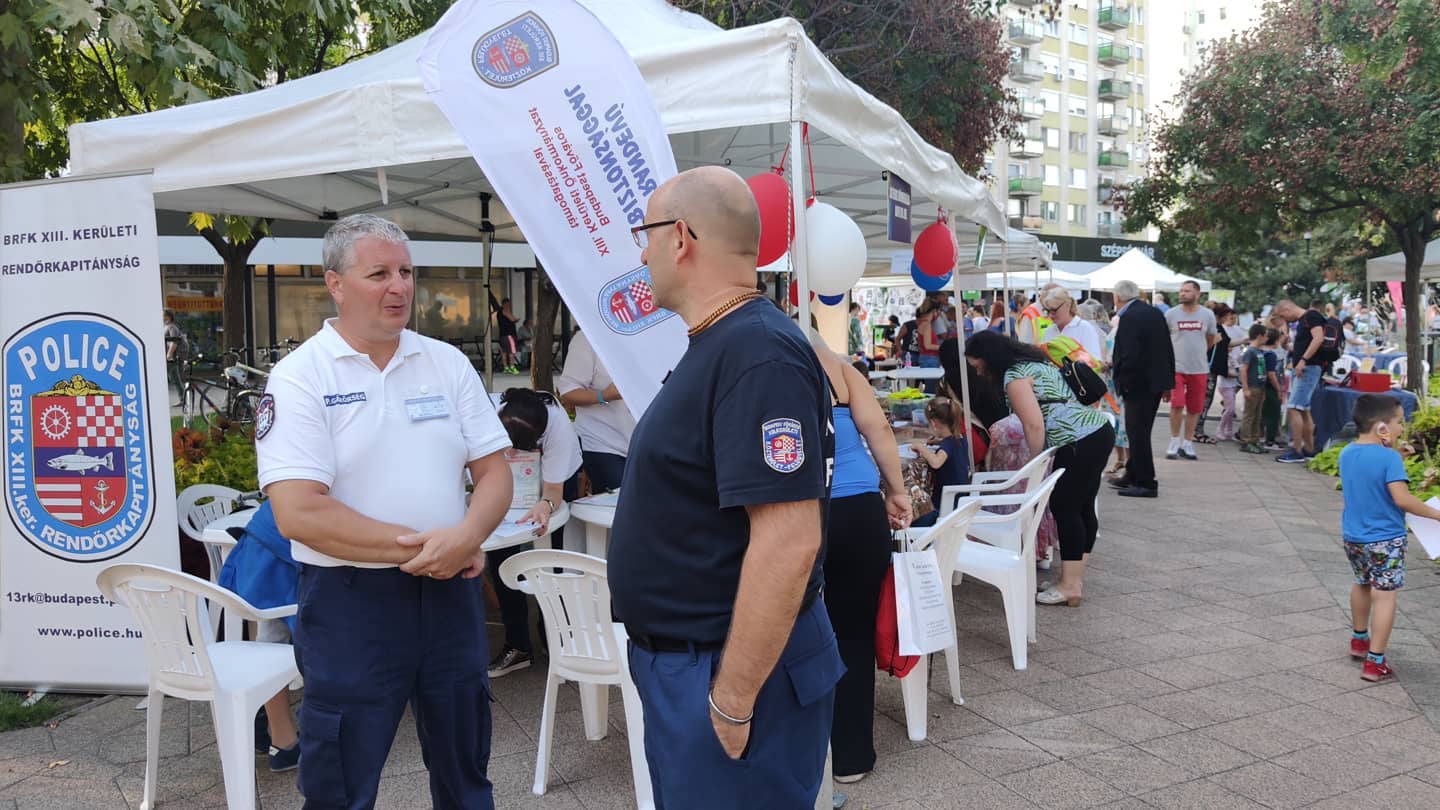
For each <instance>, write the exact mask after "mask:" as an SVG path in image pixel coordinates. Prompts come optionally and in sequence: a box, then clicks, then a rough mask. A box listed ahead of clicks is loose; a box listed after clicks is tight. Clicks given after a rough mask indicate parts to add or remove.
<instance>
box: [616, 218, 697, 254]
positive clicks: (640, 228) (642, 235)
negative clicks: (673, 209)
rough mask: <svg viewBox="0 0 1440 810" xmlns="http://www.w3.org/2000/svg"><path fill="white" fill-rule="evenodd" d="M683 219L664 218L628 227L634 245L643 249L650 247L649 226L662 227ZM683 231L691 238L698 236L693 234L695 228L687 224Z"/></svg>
mask: <svg viewBox="0 0 1440 810" xmlns="http://www.w3.org/2000/svg"><path fill="white" fill-rule="evenodd" d="M684 221H685V220H683V219H666V220H662V221H660V222H647V223H645V224H644V225H636V226H635V227H633V228H631V229H630V237H631V238H632V239H634V240H635V247H638V248H640V249H641V250H644V249H645V248H647V247H650V229H651V228H663V227H665V226H666V225H674V224H676V223H677V222H684ZM685 232H686V233H688V234H690V238H691V239H699V238H700V237H698V236H696V235H695V229H694V228H691V227H690V226H689V225H688V224H687V225H686V226H685Z"/></svg>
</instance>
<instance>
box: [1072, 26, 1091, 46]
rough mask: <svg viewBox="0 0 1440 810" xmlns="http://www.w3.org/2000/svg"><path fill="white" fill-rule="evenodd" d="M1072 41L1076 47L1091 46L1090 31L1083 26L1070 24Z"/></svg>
mask: <svg viewBox="0 0 1440 810" xmlns="http://www.w3.org/2000/svg"><path fill="white" fill-rule="evenodd" d="M1070 41H1071V42H1073V43H1075V44H1076V45H1089V44H1090V29H1089V28H1087V27H1086V26H1083V25H1077V24H1075V23H1070Z"/></svg>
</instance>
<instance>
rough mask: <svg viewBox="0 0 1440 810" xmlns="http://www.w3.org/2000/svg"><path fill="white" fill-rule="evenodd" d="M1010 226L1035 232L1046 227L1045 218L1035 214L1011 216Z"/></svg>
mask: <svg viewBox="0 0 1440 810" xmlns="http://www.w3.org/2000/svg"><path fill="white" fill-rule="evenodd" d="M1010 227H1012V228H1019V229H1020V230H1022V231H1031V232H1034V231H1038V230H1040V229H1041V228H1043V227H1045V220H1043V219H1041V218H1040V217H1033V216H1024V217H1010Z"/></svg>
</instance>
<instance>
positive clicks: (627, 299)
mask: <svg viewBox="0 0 1440 810" xmlns="http://www.w3.org/2000/svg"><path fill="white" fill-rule="evenodd" d="M597 306H598V308H599V310H600V319H601V320H603V321H605V325H606V326H608V327H610V331H612V332H614V333H616V334H619V335H637V334H639V333H641V332H644V331H645V330H646V329H649V328H650V327H652V326H654V325H655V324H657V323H660V322H661V321H664V320H666V319H667V318H669V317H670V316H672V315H674V314H675V313H673V312H671V311H670V310H668V309H661V308H660V306H659V305H658V304H656V303H655V291H654V290H652V289H651V288H650V268H648V267H646V266H644V265H641V266H639V267H637V268H635V269H634V270H631V271H630V272H628V273H626V274H625V275H623V276H621V277H619V278H617V279H614V280H612V281H611V282H610V283H609V284H606V285H605V286H604V287H601V288H600V297H599V300H598V301H597Z"/></svg>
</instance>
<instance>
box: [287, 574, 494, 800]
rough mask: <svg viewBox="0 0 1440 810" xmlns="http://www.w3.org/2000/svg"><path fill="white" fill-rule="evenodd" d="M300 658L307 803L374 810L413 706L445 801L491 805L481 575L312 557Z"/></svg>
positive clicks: (303, 585) (435, 795) (301, 597)
mask: <svg viewBox="0 0 1440 810" xmlns="http://www.w3.org/2000/svg"><path fill="white" fill-rule="evenodd" d="M298 604H299V613H298V615H297V617H296V623H295V660H296V663H297V664H298V665H299V667H300V674H302V675H303V676H305V700H304V701H303V702H302V703H301V704H300V779H299V782H300V792H301V794H302V795H304V797H305V807H306V808H307V810H342V808H343V810H362V809H364V810H368V808H372V807H374V806H375V794H376V791H377V790H378V788H379V786H380V769H381V768H382V767H384V765H385V758H386V756H387V755H388V754H389V753H390V745H391V743H392V742H394V740H395V731H396V729H397V727H398V726H399V724H400V718H401V717H402V716H403V715H404V713H405V706H406V704H407V703H408V704H409V705H410V706H411V707H412V708H413V710H414V712H415V724H416V726H417V729H418V731H419V737H420V746H421V751H422V753H423V755H424V760H425V767H427V768H428V769H429V770H430V798H431V802H432V804H433V806H434V807H437V808H464V810H491V809H492V808H494V806H495V802H494V798H493V796H492V795H491V785H490V780H489V779H488V778H487V777H486V768H487V767H488V766H489V763H490V682H489V679H488V678H487V677H486V675H485V665H486V663H487V661H488V658H489V655H488V653H487V650H486V648H487V646H488V643H487V639H486V631H485V602H484V599H483V597H482V595H481V588H480V580H478V579H460V578H458V577H457V578H455V579H451V580H446V581H437V580H433V579H427V578H423V577H413V576H410V575H409V574H406V573H404V572H403V571H401V570H400V569H398V568H379V569H367V568H352V567H348V566H347V567H340V568H325V567H321V566H314V565H303V566H301V568H300V584H299V592H298Z"/></svg>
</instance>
